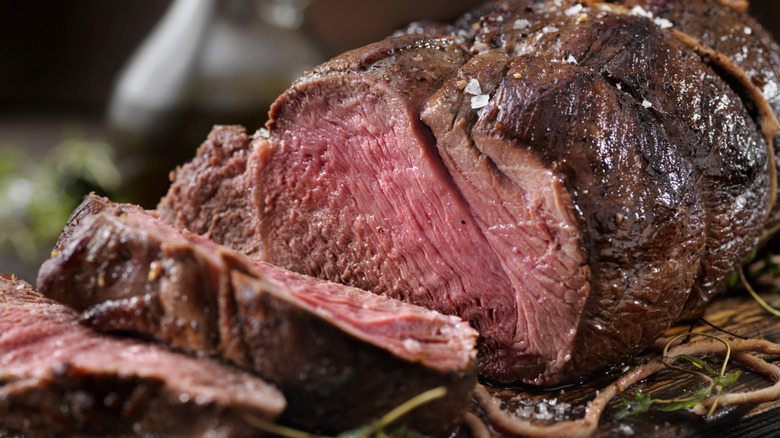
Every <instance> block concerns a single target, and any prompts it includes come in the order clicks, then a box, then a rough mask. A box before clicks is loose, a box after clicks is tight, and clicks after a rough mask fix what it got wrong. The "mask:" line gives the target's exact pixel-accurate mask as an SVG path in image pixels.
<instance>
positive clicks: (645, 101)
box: [642, 99, 653, 108]
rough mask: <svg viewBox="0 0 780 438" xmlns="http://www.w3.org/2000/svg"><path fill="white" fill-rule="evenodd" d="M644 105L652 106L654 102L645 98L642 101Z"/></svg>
mask: <svg viewBox="0 0 780 438" xmlns="http://www.w3.org/2000/svg"><path fill="white" fill-rule="evenodd" d="M642 106H643V107H645V108H650V107H651V106H653V104H652V103H650V101H649V100H647V99H645V100H643V101H642Z"/></svg>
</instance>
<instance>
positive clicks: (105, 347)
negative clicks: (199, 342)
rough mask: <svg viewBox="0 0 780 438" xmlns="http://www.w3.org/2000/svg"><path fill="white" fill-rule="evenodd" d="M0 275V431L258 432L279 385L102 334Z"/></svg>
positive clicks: (276, 411) (270, 416) (272, 410)
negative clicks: (255, 421) (256, 422)
mask: <svg viewBox="0 0 780 438" xmlns="http://www.w3.org/2000/svg"><path fill="white" fill-rule="evenodd" d="M78 319H79V317H78V314H77V313H76V312H74V311H73V310H71V309H68V308H66V307H65V306H63V305H61V304H58V303H56V302H54V301H52V300H50V299H48V298H46V297H44V296H42V295H40V294H38V293H37V292H34V291H33V290H32V289H31V288H30V286H29V285H28V284H26V283H24V282H22V281H20V280H17V279H15V278H14V277H12V276H9V275H0V430H3V429H7V430H15V431H18V432H21V433H24V436H29V437H35V436H88V435H94V436H226V437H227V436H246V437H252V436H258V435H261V434H262V433H261V432H260V431H258V430H257V429H255V428H253V427H252V426H250V425H249V424H248V423H247V422H246V421H245V419H244V418H243V416H246V415H252V416H254V417H256V418H260V419H263V420H265V421H274V419H275V418H277V417H278V416H279V415H280V414H281V412H282V411H283V410H284V408H285V400H284V398H283V396H282V395H281V393H279V391H278V390H276V389H275V388H273V387H272V386H270V385H269V384H267V383H265V382H264V381H262V380H260V379H259V378H257V377H254V376H251V375H249V374H247V373H245V372H242V371H239V370H237V369H236V368H234V367H230V366H226V365H223V364H220V363H218V362H215V361H213V360H210V359H193V358H191V357H188V356H185V355H182V354H179V353H174V352H171V351H169V350H167V349H165V348H163V347H160V346H156V345H148V344H144V343H140V342H137V341H131V340H123V339H116V338H113V337H109V336H106V335H101V334H98V333H95V332H93V331H92V330H90V329H88V328H86V327H83V326H81V325H80V324H79V323H78Z"/></svg>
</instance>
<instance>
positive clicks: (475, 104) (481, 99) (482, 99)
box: [471, 94, 490, 109]
mask: <svg viewBox="0 0 780 438" xmlns="http://www.w3.org/2000/svg"><path fill="white" fill-rule="evenodd" d="M488 103H490V96H488V95H487V94H480V95H479V96H474V97H472V98H471V109H479V108H483V107H486V106H487V105H488Z"/></svg>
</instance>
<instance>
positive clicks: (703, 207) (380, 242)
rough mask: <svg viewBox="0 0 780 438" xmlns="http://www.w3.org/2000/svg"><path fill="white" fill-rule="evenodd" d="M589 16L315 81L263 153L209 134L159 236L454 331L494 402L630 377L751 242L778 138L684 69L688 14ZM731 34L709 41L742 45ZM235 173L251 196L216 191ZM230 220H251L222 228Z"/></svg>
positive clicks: (739, 97) (573, 8)
mask: <svg viewBox="0 0 780 438" xmlns="http://www.w3.org/2000/svg"><path fill="white" fill-rule="evenodd" d="M701 2H704V0H701ZM587 3H589V4H592V6H583V5H581V4H579V3H577V2H574V1H536V2H535V1H531V0H525V1H523V0H518V1H499V2H495V3H491V4H488V5H486V6H483V7H481V8H478V9H476V10H475V11H473V12H471V13H468V14H466V15H464V16H463V17H462V18H461V19H460V20H458V21H457V22H455V23H454V24H453V25H439V24H434V25H431V24H415V25H413V26H410V27H409V28H408V29H406V30H404V31H402V32H400V33H399V36H396V37H393V38H389V39H387V40H385V41H383V42H380V43H376V44H373V45H370V46H367V47H364V48H361V49H357V50H355V51H352V52H348V53H346V54H344V55H342V56H340V57H338V58H336V59H334V60H332V61H330V62H328V63H325V64H323V65H322V66H320V67H318V68H316V69H315V70H313V71H312V72H310V73H308V74H306V75H304V76H303V77H302V78H301V79H299V80H298V81H297V82H296V83H294V84H293V85H292V87H291V88H290V89H289V90H288V91H287V92H286V93H284V94H283V95H282V96H281V97H280V98H279V99H278V100H277V101H276V102H275V103H274V105H273V106H272V108H271V113H270V116H271V119H270V121H269V123H268V125H267V128H268V132H261V131H258V132H257V133H256V134H255V135H254V136H253V137H251V138H249V137H247V136H246V134H244V133H243V132H242V131H241V130H240V129H238V128H231V127H221V128H216V129H215V131H214V132H213V133H212V135H211V136H210V137H209V140H208V141H207V142H206V143H205V144H204V145H203V146H202V147H201V149H200V150H199V152H198V156H197V157H196V158H195V159H194V160H193V161H192V162H191V163H189V164H187V165H185V166H183V167H182V168H180V169H178V170H177V171H176V172H175V174H173V177H174V178H173V185H172V187H171V190H170V192H169V193H168V195H167V196H166V197H165V198H163V200H162V201H161V202H160V204H159V210H160V214H161V217H162V218H163V219H164V220H166V221H168V222H170V223H172V224H175V225H177V226H181V227H184V228H188V229H189V230H191V231H193V232H195V233H198V234H203V235H207V236H208V237H210V238H211V239H214V240H215V241H217V242H219V243H221V244H225V245H227V246H232V247H234V248H239V249H241V250H244V251H245V252H246V253H247V254H249V255H251V256H253V257H257V258H259V259H262V260H266V261H268V262H271V263H274V264H277V265H280V266H283V267H285V268H289V269H291V270H294V271H298V272H301V273H305V274H309V275H314V276H318V277H321V278H325V279H329V280H332V281H338V282H343V283H346V284H350V285H355V286H359V287H361V288H363V289H368V290H371V291H373V292H376V293H379V294H384V295H387V296H391V297H397V298H401V299H404V300H406V301H409V302H413V303H416V304H420V305H424V306H427V307H431V308H434V309H437V310H439V311H441V312H444V313H448V314H455V315H459V316H460V317H462V318H464V319H466V320H468V321H470V322H471V323H472V324H473V325H474V327H475V328H477V329H478V330H479V332H480V335H481V337H480V343H479V348H480V353H479V354H480V371H481V373H482V374H484V375H485V376H486V377H488V378H491V379H495V380H498V381H503V382H509V381H514V380H522V381H525V382H528V383H535V384H552V383H556V382H560V381H563V380H566V379H571V378H573V377H576V376H578V375H581V374H583V373H588V372H591V371H593V370H595V369H598V368H599V367H603V366H605V365H608V364H609V363H611V362H613V361H615V360H618V359H620V358H624V357H627V356H629V355H631V354H634V353H637V352H638V351H640V350H641V349H643V348H645V347H647V346H648V345H649V344H650V343H651V342H652V341H653V340H654V339H655V338H657V337H658V336H660V334H661V333H662V332H663V331H664V330H665V329H666V328H667V327H668V326H669V325H670V324H671V323H672V322H673V321H674V320H676V319H677V318H679V317H680V315H681V314H682V312H684V311H692V310H696V309H697V308H699V307H700V306H702V305H703V304H705V303H706V302H707V301H708V300H709V299H710V298H711V297H712V296H713V294H715V293H716V292H717V291H719V290H720V289H721V288H722V287H723V286H724V284H725V281H726V279H727V278H728V276H729V275H730V274H731V273H732V272H733V270H734V269H735V267H736V266H737V265H738V264H739V263H740V262H741V261H742V259H743V257H744V256H745V254H746V253H747V252H748V251H749V250H750V249H751V248H752V247H753V246H754V245H755V244H756V242H757V241H758V238H759V235H760V234H761V233H762V231H763V230H764V229H765V227H766V225H767V221H766V219H767V214H766V212H767V210H768V207H770V206H771V205H772V198H773V196H772V191H773V190H774V187H776V186H775V178H774V176H773V174H772V172H771V171H770V170H771V169H770V166H772V165H773V164H772V160H771V158H772V157H773V156H774V152H773V151H772V153H771V154H770V148H769V146H771V142H768V141H767V138H771V137H772V136H771V135H769V136H766V135H765V134H766V133H765V132H762V128H764V127H766V126H771V124H766V123H764V122H765V121H766V120H765V118H764V116H765V115H766V114H765V113H762V112H760V111H758V110H757V107H761V105H759V103H760V102H758V101H757V98H760V99H764V97H763V96H758V95H756V94H755V93H752V90H751V89H750V88H749V87H748V86H750V87H752V85H750V84H747V85H746V84H745V83H742V82H740V81H739V78H738V77H737V76H738V75H735V72H734V71H727V70H726V69H724V68H723V65H725V64H724V63H723V62H721V64H718V63H715V62H714V61H713V63H710V61H712V59H710V58H708V56H711V55H706V53H708V52H706V51H702V50H698V49H697V48H696V47H691V45H690V40H691V38H694V39H695V38H700V39H702V40H703V41H709V40H708V38H714V37H713V36H712V35H706V34H707V32H708V31H707V30H705V31H702V32H703V33H704V34H705V35H698V36H696V35H694V36H693V37H691V38H683V37H682V36H681V35H682V34H681V33H675V32H676V31H678V30H677V29H673V27H674V22H673V20H672V18H664V17H663V14H662V11H667V10H671V9H673V8H671V6H667V5H677V4H680V5H681V4H682V2H672V1H668V2H663V1H648V3H652V4H653V5H654V7H656V9H657V10H658V13H659V16H658V17H656V16H653V15H652V14H651V13H650V12H648V10H645V9H643V8H634V9H630V8H626V7H618V6H616V5H615V4H612V2H610V4H595V3H596V2H587ZM618 3H620V2H618ZM693 3H697V2H693ZM704 3H706V5H704V6H702V5H699V4H698V3H697V6H696V9H697V10H700V11H701V14H703V15H704V11H709V10H713V11H717V14H725V13H726V12H724V11H727V10H729V8H728V6H724V5H723V4H721V3H719V2H714V1H712V2H710V1H707V2H704ZM688 4H689V3H688V2H685V5H688ZM629 6H631V7H633V6H638V5H637V4H633V3H632V4H631V5H629ZM648 8H649V6H648ZM670 8H671V9H670ZM677 10H679V8H678V9H677ZM669 14H670V15H669V16H670V17H673V13H672V12H669ZM717 14H716V15H717ZM734 17H736V18H734ZM740 17H743V18H744V16H743V15H740V14H734V15H733V16H732V17H731V18H729V20H731V21H730V22H729V23H731V24H729V25H728V26H726V27H718V26H715V25H712V26H710V27H706V29H712V30H713V31H719V32H720V31H722V32H725V30H722V29H725V28H728V29H731V31H730V32H733V31H734V30H735V29H736V28H738V27H739V25H738V24H737V23H742V24H741V28H742V32H743V33H745V34H747V33H750V32H748V31H747V30H746V29H752V27H751V26H752V25H753V22H752V21H750V20H747V19H744V20H743V19H742V18H740ZM685 20H688V21H689V22H691V23H692V22H693V21H695V20H693V18H691V17H690V16H686V19H685ZM685 20H682V21H685ZM701 20H706V19H705V18H701ZM740 20H741V21H740ZM670 25H671V28H670ZM686 29H687V27H684V28H682V31H685V30H686ZM719 29H721V30H719ZM756 34H757V35H758V36H757V37H754V38H753V39H751V40H749V41H746V43H748V42H751V41H752V42H756V41H757V43H756V44H759V43H760V44H764V46H767V44H769V43H768V42H767V41H768V40H767V38H766V37H765V35H764V36H762V34H761V32H760V31H759V30H757V31H756ZM705 37H706V38H705ZM756 38H757V39H756ZM741 41H745V40H741ZM735 47H736V46H735V45H731V46H729V45H724V46H723V47H721V46H718V47H716V48H715V50H723V51H724V52H728V53H727V54H728V56H731V57H733V58H739V57H740V53H739V52H737V51H736V49H735ZM743 50H746V49H743ZM762 53H764V54H766V53H768V50H767V49H764V51H763V52H762ZM761 56H764V55H761ZM718 57H720V58H722V59H726V57H725V55H722V54H719V55H718ZM744 58H745V56H743V59H740V60H739V62H740V63H741V64H740V63H736V60H735V63H736V67H734V68H735V69H739V66H740V65H744ZM762 59H765V62H764V61H762V63H761V64H760V65H761V67H760V68H766V69H770V70H772V73H766V74H764V75H763V76H761V72H757V71H755V70H750V71H749V72H748V74H749V75H753V76H754V78H755V79H754V80H753V82H755V83H763V82H762V81H763V79H761V78H763V77H766V78H767V82H766V83H764V91H765V94H766V99H764V100H768V101H769V102H770V103H773V102H774V101H775V100H773V99H775V97H773V96H772V93H771V91H772V87H773V86H774V85H772V84H775V83H776V82H775V81H774V79H772V78H774V77H776V76H777V74H776V73H775V72H776V71H777V70H776V68H775V66H776V64H773V62H774V61H772V59H773V57H772V56H770V55H768V54H766V55H765V56H764V58H762ZM423 65H427V66H429V67H430V68H429V70H427V71H425V70H424V69H423V68H422V67H421V66H423ZM442 66H445V67H446V68H444V67H442ZM754 68H755V67H754ZM424 71H425V72H426V73H427V74H423V72H424ZM760 99H759V100H760ZM234 162H240V163H241V166H242V168H243V169H244V172H243V173H238V172H233V173H231V176H230V178H228V179H225V180H224V181H223V180H222V179H221V178H220V177H219V175H220V173H221V172H223V170H222V169H223V168H225V166H227V165H230V164H231V163H234ZM207 193H220V196H209V195H207ZM247 200H249V201H247ZM238 202H242V203H244V204H243V205H244V206H243V207H241V208H240V210H241V215H242V219H241V220H238V221H237V220H235V218H236V215H235V213H234V214H233V215H232V216H231V217H230V218H229V220H228V219H225V220H223V217H222V216H220V215H224V214H225V213H224V212H228V211H230V208H229V205H235V204H237V203H238ZM775 204H776V203H775ZM775 208H776V207H775ZM210 217H213V218H215V219H214V220H209V219H208V218H210ZM237 228H238V229H237ZM236 235H241V236H242V239H243V240H238V239H236V238H235V237H234V236H236ZM247 237H248V238H249V240H248V241H247V240H246V238H247Z"/></svg>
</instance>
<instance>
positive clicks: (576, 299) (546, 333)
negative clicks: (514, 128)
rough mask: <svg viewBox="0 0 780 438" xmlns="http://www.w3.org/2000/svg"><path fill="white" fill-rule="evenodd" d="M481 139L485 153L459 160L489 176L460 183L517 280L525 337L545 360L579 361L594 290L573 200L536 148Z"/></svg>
mask: <svg viewBox="0 0 780 438" xmlns="http://www.w3.org/2000/svg"><path fill="white" fill-rule="evenodd" d="M473 138H474V140H475V143H476V146H477V148H478V149H479V151H478V152H477V151H475V150H472V151H471V153H474V154H475V156H476V155H481V154H484V158H483V159H479V160H478V159H471V160H463V161H461V162H460V163H459V164H460V165H462V166H464V167H468V166H475V167H476V168H475V169H471V171H474V170H480V171H481V172H484V173H482V175H481V177H480V176H476V177H473V178H468V177H466V178H456V180H458V181H459V182H461V184H459V187H462V188H463V191H464V193H468V194H467V195H466V197H467V198H468V200H469V204H470V205H471V206H472V211H474V212H475V216H476V217H477V221H478V222H479V224H480V227H481V229H482V230H483V232H484V233H485V236H486V238H487V239H488V241H489V242H490V245H491V247H492V249H493V250H494V251H495V253H496V254H499V255H500V256H501V263H502V266H503V267H504V270H505V272H506V273H507V275H508V276H509V278H510V280H511V281H512V287H513V288H514V290H515V292H516V297H517V300H518V309H519V311H520V314H521V316H520V317H519V320H520V321H521V322H522V324H520V326H519V328H518V330H519V331H520V333H519V336H518V338H520V339H523V340H525V342H527V343H528V345H529V346H530V349H531V350H532V351H534V352H536V354H537V355H538V356H539V357H538V359H537V360H536V361H537V363H538V365H543V366H545V367H547V369H548V372H549V371H554V370H558V369H560V368H561V367H562V366H563V365H565V364H566V363H567V362H568V361H569V360H570V359H571V352H572V347H573V346H574V338H575V336H576V334H577V328H578V325H579V322H580V318H581V315H582V310H583V308H584V306H585V302H586V300H587V297H588V291H589V289H588V273H587V268H586V267H585V256H584V252H583V249H582V248H581V247H580V244H581V242H580V236H581V230H580V227H579V224H578V222H577V218H576V217H574V209H573V206H572V201H571V198H570V196H569V194H568V192H567V191H566V189H565V188H564V187H563V184H562V182H561V181H560V179H559V178H558V177H557V176H556V175H555V174H554V172H552V171H551V170H549V169H548V168H547V167H546V166H544V165H542V163H540V162H539V161H538V160H537V159H536V158H535V157H534V156H533V155H532V154H531V153H529V152H528V151H526V150H524V149H522V148H519V147H515V146H512V145H509V144H507V142H506V141H501V140H498V141H497V140H495V139H492V138H490V137H487V136H481V135H474V137H473ZM479 167H482V168H481V169H478V168H479ZM467 172H468V171H467ZM476 173H477V174H479V173H480V172H476ZM484 175H491V176H492V178H490V179H486V178H485V177H484ZM466 186H468V187H466ZM528 375H532V374H528Z"/></svg>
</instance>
